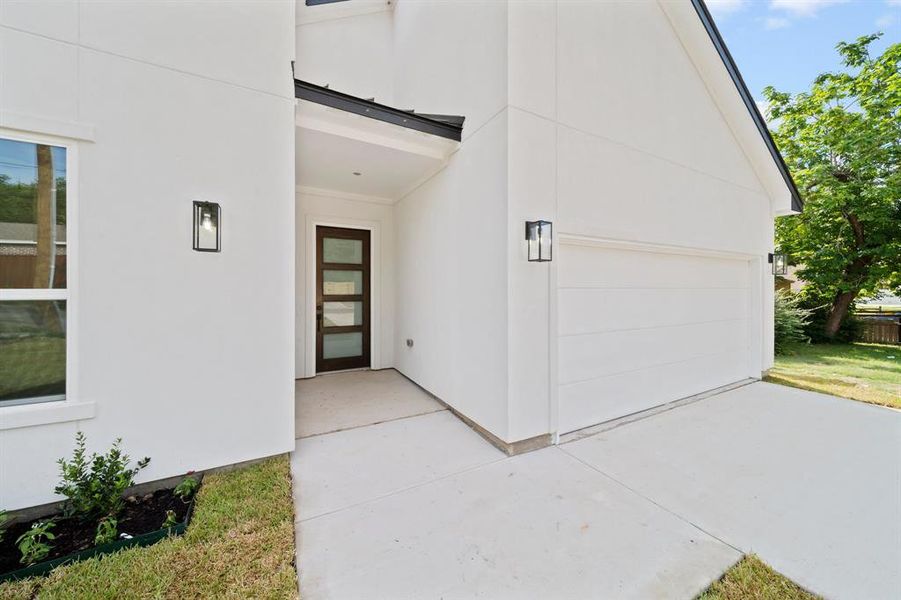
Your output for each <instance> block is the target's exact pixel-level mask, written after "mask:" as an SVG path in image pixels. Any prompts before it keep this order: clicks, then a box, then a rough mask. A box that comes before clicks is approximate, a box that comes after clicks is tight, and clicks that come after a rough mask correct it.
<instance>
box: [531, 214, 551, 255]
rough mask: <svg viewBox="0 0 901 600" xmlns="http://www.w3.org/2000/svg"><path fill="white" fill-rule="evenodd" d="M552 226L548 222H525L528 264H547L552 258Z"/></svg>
mask: <svg viewBox="0 0 901 600" xmlns="http://www.w3.org/2000/svg"><path fill="white" fill-rule="evenodd" d="M553 238H554V224H553V223H551V222H550V221H526V241H527V242H528V244H529V262H549V261H550V260H551V259H552V258H553V254H552V252H553V247H554V245H553Z"/></svg>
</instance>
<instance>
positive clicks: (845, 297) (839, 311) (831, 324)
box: [824, 291, 857, 339]
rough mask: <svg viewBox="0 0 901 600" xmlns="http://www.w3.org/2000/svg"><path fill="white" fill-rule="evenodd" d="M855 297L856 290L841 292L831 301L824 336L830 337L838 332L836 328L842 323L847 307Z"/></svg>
mask: <svg viewBox="0 0 901 600" xmlns="http://www.w3.org/2000/svg"><path fill="white" fill-rule="evenodd" d="M856 297H857V292H856V291H855V292H841V293H839V294H838V295H837V296H836V297H835V300H833V301H832V308H831V309H830V311H829V316H828V317H826V326H825V327H824V330H825V333H826V337H828V338H830V339H832V338H834V337H835V334H837V333H838V328H839V327H841V325H842V320H843V319H844V318H845V315H847V314H848V309H849V308H850V307H851V303H852V302H853V301H854V298H856Z"/></svg>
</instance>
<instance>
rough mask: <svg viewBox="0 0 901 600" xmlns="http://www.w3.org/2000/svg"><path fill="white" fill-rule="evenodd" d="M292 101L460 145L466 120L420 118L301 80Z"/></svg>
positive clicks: (439, 116) (296, 84)
mask: <svg viewBox="0 0 901 600" xmlns="http://www.w3.org/2000/svg"><path fill="white" fill-rule="evenodd" d="M294 97H295V98H297V99H300V100H308V101H310V102H315V103H316V104H322V105H324V106H329V107H331V108H336V109H338V110H343V111H346V112H349V113H353V114H357V115H361V116H364V117H369V118H370V119H376V120H378V121H383V122H385V123H391V124H394V125H399V126H401V127H406V128H407V129H414V130H416V131H421V132H423V133H428V134H431V135H437V136H439V137H443V138H447V139H449V140H454V141H456V142H459V141H460V140H461V139H462V137H463V121H464V119H465V117H461V116H456V115H423V114H417V113H414V112H410V111H405V110H400V109H398V108H393V107H391V106H386V105H384V104H379V103H378V102H374V101H372V100H365V99H363V98H358V97H356V96H351V95H350V94H345V93H343V92H338V91H336V90H331V89H329V88H327V87H323V86H319V85H316V84H313V83H309V82H307V81H301V80H300V79H295V80H294Z"/></svg>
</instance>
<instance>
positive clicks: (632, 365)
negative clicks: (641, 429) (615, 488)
mask: <svg viewBox="0 0 901 600" xmlns="http://www.w3.org/2000/svg"><path fill="white" fill-rule="evenodd" d="M558 255H559V261H560V262H559V266H558V271H557V281H558V290H557V311H558V316H557V328H558V339H557V342H558V344H557V355H558V361H559V362H558V370H557V376H558V385H559V394H558V406H559V429H558V430H559V431H560V432H561V433H566V432H569V431H573V430H576V429H581V428H583V427H589V426H591V425H595V424H597V423H600V422H603V421H607V420H610V419H615V418H618V417H621V416H625V415H628V414H632V413H635V412H638V411H641V410H645V409H647V408H651V407H653V406H657V405H660V404H664V403H666V402H670V401H672V400H677V399H679V398H684V397H686V396H691V395H692V394H697V393H700V392H704V391H707V390H710V389H713V388H716V387H719V386H722V385H726V384H729V383H732V382H735V381H739V380H741V379H744V378H746V377H747V376H748V371H749V367H750V360H749V357H750V354H749V346H750V327H751V319H750V311H751V299H750V276H751V270H750V265H749V263H748V261H747V260H743V259H733V258H721V257H710V256H699V255H690V254H681V253H680V254H673V253H664V252H643V251H637V250H626V249H618V248H617V249H614V248H606V247H596V246H582V245H568V244H561V245H560V247H559V252H558Z"/></svg>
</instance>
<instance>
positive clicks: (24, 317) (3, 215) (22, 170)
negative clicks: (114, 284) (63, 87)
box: [0, 137, 69, 406]
mask: <svg viewBox="0 0 901 600" xmlns="http://www.w3.org/2000/svg"><path fill="white" fill-rule="evenodd" d="M66 167H67V152H66V148H64V147H62V146H56V145H51V144H45V143H35V142H29V141H20V140H13V139H8V138H3V137H0V406H6V405H10V404H24V403H28V402H43V401H49V400H62V399H64V398H65V395H66V329H67V327H66V308H67V301H68V299H69V291H68V281H67V275H68V264H67V261H66V258H67V254H68V253H67V246H66V242H67V230H66V221H67V219H66V217H67V213H66V182H67V180H68V179H67V175H66Z"/></svg>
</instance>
